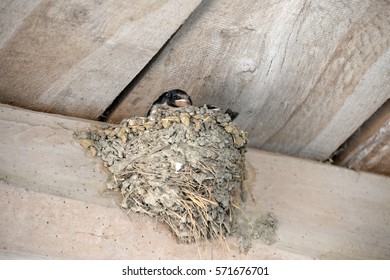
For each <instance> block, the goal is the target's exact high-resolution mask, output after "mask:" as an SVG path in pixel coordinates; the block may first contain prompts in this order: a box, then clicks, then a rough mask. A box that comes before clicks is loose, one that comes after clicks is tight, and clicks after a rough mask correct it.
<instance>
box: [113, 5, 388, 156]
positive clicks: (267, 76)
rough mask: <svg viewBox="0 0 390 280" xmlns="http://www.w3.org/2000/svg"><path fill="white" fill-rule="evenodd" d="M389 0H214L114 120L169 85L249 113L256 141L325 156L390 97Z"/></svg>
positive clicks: (243, 118) (245, 117)
mask: <svg viewBox="0 0 390 280" xmlns="http://www.w3.org/2000/svg"><path fill="white" fill-rule="evenodd" d="M389 29H390V3H389V2H388V1H370V0H363V1H360V0H359V1H358V0H354V1H310V0H301V1H290V0H279V1H255V0H245V1H240V3H239V4H237V2H236V1H232V0H223V1H207V3H204V4H203V5H202V6H201V8H199V9H198V10H197V11H196V13H194V14H193V15H192V16H191V17H190V19H189V20H188V21H187V22H186V24H185V25H184V26H183V27H182V28H181V29H180V30H179V32H178V33H177V34H176V35H175V36H174V38H173V39H172V40H171V41H170V43H169V45H168V46H167V47H166V48H165V49H164V51H163V52H162V53H161V55H160V56H159V57H158V59H157V60H156V62H155V63H154V64H153V66H152V67H151V68H150V69H149V71H148V72H147V73H146V74H145V76H144V77H143V79H142V80H141V81H140V82H139V83H138V85H137V86H136V87H135V88H133V89H131V91H130V92H128V96H127V98H126V99H125V100H124V102H123V103H121V105H120V106H119V107H118V108H117V110H116V111H115V112H114V113H113V115H112V116H111V121H112V122H118V121H120V120H121V119H122V118H124V117H126V116H131V115H143V114H145V112H146V111H147V110H148V106H149V104H151V103H152V102H153V100H154V99H155V98H156V97H157V96H158V95H159V94H160V93H161V92H163V91H165V90H169V89H172V88H182V89H184V90H186V91H187V92H188V93H189V94H190V95H191V96H192V99H193V101H194V102H195V103H196V104H198V105H202V104H204V103H211V104H214V105H217V106H220V107H222V108H231V109H233V110H235V111H239V112H240V116H239V117H238V119H237V122H238V124H239V125H241V126H242V127H243V128H245V129H246V130H247V131H248V132H249V135H250V145H251V146H252V147H256V148H261V149H265V150H270V151H275V152H281V153H284V154H288V155H294V156H299V157H307V158H311V159H317V160H324V159H326V158H328V157H329V156H330V155H331V154H332V152H334V151H335V150H336V149H337V148H338V147H339V146H340V145H341V144H342V143H343V142H344V141H345V140H346V139H347V138H348V137H349V136H350V135H351V134H352V133H353V132H354V131H355V130H356V129H357V128H358V127H359V126H360V125H361V124H362V123H363V122H364V121H365V120H367V119H368V118H369V116H371V115H372V114H373V113H374V112H375V111H376V110H377V108H379V107H380V106H381V105H382V104H383V103H384V102H385V101H386V99H387V98H389V97H390V75H389V73H390V50H389V49H390V33H389V32H388V30H389Z"/></svg>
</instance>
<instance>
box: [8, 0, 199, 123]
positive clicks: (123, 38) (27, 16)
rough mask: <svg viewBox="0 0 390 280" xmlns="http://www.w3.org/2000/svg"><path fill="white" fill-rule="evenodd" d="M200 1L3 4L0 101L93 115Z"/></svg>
mask: <svg viewBox="0 0 390 280" xmlns="http://www.w3.org/2000/svg"><path fill="white" fill-rule="evenodd" d="M200 1H201V0H191V1H173V0H150V1H135V0H133V1H125V0H109V1H94V0H87V1H80V0H72V1H65V2H61V1H52V0H41V1H39V2H38V1H33V3H34V4H28V5H27V7H26V8H23V9H21V11H20V12H19V11H17V9H16V8H17V7H19V6H22V5H24V4H25V3H26V2H28V3H30V1H26V0H16V1H12V5H8V4H9V3H4V4H1V5H2V6H3V7H4V9H1V10H0V18H2V20H1V21H2V22H5V25H2V27H1V31H2V32H3V31H4V32H5V33H4V36H2V37H1V43H0V46H2V48H1V49H0V102H3V103H8V104H13V105H17V106H21V107H25V108H30V109H34V110H39V111H47V112H53V113H61V114H64V115H71V116H79V117H84V118H89V119H96V118H97V117H98V116H99V115H100V114H101V113H102V112H104V110H105V109H106V108H107V107H108V106H109V105H110V104H111V103H112V101H113V100H114V99H115V98H116V97H117V95H118V94H119V93H120V92H121V91H122V90H123V88H125V87H126V86H127V85H128V84H129V82H130V81H131V80H132V79H133V78H134V77H135V76H136V75H137V74H138V73H139V72H140V70H141V69H142V68H144V66H145V65H146V64H147V63H148V62H149V60H150V59H151V58H152V57H153V56H154V55H155V54H156V53H157V52H158V50H159V49H160V48H161V47H162V46H163V45H164V43H165V42H166V41H167V40H168V39H169V38H170V37H171V35H172V34H173V33H174V32H175V31H176V30H177V29H178V28H179V27H180V25H181V24H183V22H184V21H185V19H186V18H187V17H188V15H189V14H190V13H191V12H192V11H193V10H194V9H195V8H196V7H197V6H198V4H199V3H200ZM6 2H10V1H6ZM34 5H35V6H34ZM10 11H12V13H11V15H12V17H10V16H9V12H10Z"/></svg>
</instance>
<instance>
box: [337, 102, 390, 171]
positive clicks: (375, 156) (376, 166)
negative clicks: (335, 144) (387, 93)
mask: <svg viewBox="0 0 390 280" xmlns="http://www.w3.org/2000/svg"><path fill="white" fill-rule="evenodd" d="M335 163H336V164H338V165H341V166H346V167H348V168H352V169H356V170H365V171H369V172H374V173H379V174H384V175H388V176H390V99H389V100H387V102H386V103H385V104H383V106H382V107H381V108H379V110H378V111H377V112H376V113H375V114H374V115H372V117H371V118H370V119H369V120H368V121H366V122H365V123H364V125H363V126H362V127H360V128H359V129H358V130H357V131H356V132H355V133H354V134H353V135H352V136H351V138H350V139H348V141H347V142H346V143H345V144H344V145H343V146H342V147H341V148H340V149H339V153H338V154H337V155H336V156H335Z"/></svg>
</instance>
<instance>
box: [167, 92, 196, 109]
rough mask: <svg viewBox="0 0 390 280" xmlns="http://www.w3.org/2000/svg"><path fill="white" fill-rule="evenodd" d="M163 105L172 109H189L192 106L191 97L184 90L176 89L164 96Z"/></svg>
mask: <svg viewBox="0 0 390 280" xmlns="http://www.w3.org/2000/svg"><path fill="white" fill-rule="evenodd" d="M162 96H163V97H162V99H163V100H162V101H163V102H162V104H164V103H166V104H167V105H168V106H171V107H187V106H191V105H192V100H191V97H190V96H189V95H188V94H187V93H186V92H185V91H183V90H180V89H174V90H170V91H167V92H165V93H163V94H162Z"/></svg>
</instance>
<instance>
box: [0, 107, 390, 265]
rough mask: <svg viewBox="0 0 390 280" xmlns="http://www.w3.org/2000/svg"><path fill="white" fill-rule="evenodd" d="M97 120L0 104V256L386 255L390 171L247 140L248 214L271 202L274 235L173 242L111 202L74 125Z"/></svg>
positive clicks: (161, 229)
mask: <svg viewBox="0 0 390 280" xmlns="http://www.w3.org/2000/svg"><path fill="white" fill-rule="evenodd" d="M91 125H92V126H98V125H102V124H99V123H96V122H94V123H92V122H87V121H83V120H78V119H71V118H65V117H60V116H55V115H49V114H43V113H36V112H31V111H27V110H21V109H15V108H13V107H9V106H4V105H1V106H0V133H1V135H2V137H1V138H0V248H1V251H0V257H1V258H39V257H42V258H60V259H62V258H66V259H69V258H75V259H132V258H134V259H158V258H162V259H211V258H214V259H302V258H321V259H329V258H331V259H334V258H347V259H355V258H384V259H389V258H390V178H387V177H385V176H377V175H372V174H366V173H359V172H355V171H352V170H348V169H343V168H339V167H334V166H330V165H325V164H320V163H316V162H312V161H307V160H301V159H294V158H290V157H286V156H282V155H277V154H271V153H267V152H262V151H258V150H254V149H250V150H249V151H248V154H247V160H248V173H249V179H248V181H247V182H246V185H247V187H248V188H249V189H250V190H251V191H252V194H253V199H254V200H249V202H248V204H247V205H246V210H245V211H246V212H247V215H248V217H249V218H250V219H252V218H255V217H258V215H259V214H260V213H264V212H268V211H273V212H274V213H275V215H276V216H277V217H278V219H279V229H278V231H277V234H278V240H277V242H276V243H274V244H273V245H271V246H268V245H264V244H261V243H260V242H258V241H254V243H253V247H252V248H251V250H250V251H249V252H248V254H247V255H244V254H240V253H239V252H238V249H237V241H236V238H235V237H234V236H233V237H229V238H227V240H226V242H223V243H220V242H202V243H199V244H193V245H180V244H177V243H176V241H175V239H174V238H173V237H172V235H171V234H170V232H169V230H168V229H167V228H166V227H165V226H164V225H163V224H161V223H159V222H157V221H155V220H153V219H151V218H149V217H147V216H143V215H140V214H134V213H130V215H129V216H130V218H129V217H127V216H126V213H125V212H124V211H122V210H121V209H119V207H117V204H118V202H119V201H120V199H119V198H118V197H117V196H116V195H115V194H114V195H112V194H108V193H105V192H102V189H103V188H104V182H105V179H106V174H105V173H104V172H103V171H102V170H103V169H102V168H101V167H100V164H99V162H98V159H96V158H91V157H90V156H89V155H88V154H86V153H85V152H84V151H83V149H82V148H81V147H80V145H78V143H76V142H75V141H74V140H73V138H72V134H73V131H74V130H79V129H82V128H86V127H89V126H91Z"/></svg>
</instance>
